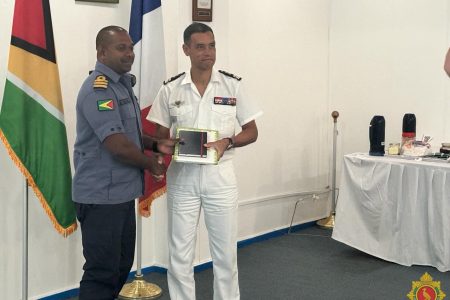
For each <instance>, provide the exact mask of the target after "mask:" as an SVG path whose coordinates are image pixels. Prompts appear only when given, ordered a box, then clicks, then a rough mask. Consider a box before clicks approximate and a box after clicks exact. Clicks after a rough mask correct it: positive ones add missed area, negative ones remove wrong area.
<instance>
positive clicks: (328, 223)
mask: <svg viewBox="0 0 450 300" xmlns="http://www.w3.org/2000/svg"><path fill="white" fill-rule="evenodd" d="M331 117H332V118H333V122H334V127H333V171H332V172H331V176H332V178H331V212H330V215H329V216H328V217H327V218H325V219H322V220H319V221H317V223H316V224H317V225H318V226H319V227H321V228H323V229H333V228H334V214H335V212H336V140H337V135H338V130H337V118H338V117H339V112H337V111H333V112H332V113H331Z"/></svg>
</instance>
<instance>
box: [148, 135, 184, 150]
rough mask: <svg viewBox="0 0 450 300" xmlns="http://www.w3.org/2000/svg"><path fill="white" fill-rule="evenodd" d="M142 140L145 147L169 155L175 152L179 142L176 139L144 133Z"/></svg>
mask: <svg viewBox="0 0 450 300" xmlns="http://www.w3.org/2000/svg"><path fill="white" fill-rule="evenodd" d="M142 140H143V143H144V148H145V149H148V150H151V151H153V152H156V153H158V152H159V153H163V154H169V155H171V154H173V151H174V149H175V145H176V143H177V142H178V140H176V139H169V138H158V137H154V136H150V135H143V136H142Z"/></svg>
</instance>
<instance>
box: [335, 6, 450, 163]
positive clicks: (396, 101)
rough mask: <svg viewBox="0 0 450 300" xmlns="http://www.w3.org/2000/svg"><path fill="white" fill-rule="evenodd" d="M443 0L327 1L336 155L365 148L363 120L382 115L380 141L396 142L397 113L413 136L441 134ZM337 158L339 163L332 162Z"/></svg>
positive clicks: (444, 107) (438, 137)
mask: <svg viewBox="0 0 450 300" xmlns="http://www.w3.org/2000/svg"><path fill="white" fill-rule="evenodd" d="M449 3H450V2H449V1H448V0H435V1H427V0H414V1H411V0H395V1H391V0H384V1H370V0H339V1H332V8H331V12H332V13H331V15H332V18H331V25H330V28H331V35H330V36H331V39H330V98H331V102H332V106H333V109H336V110H338V111H339V112H340V114H341V116H340V117H339V119H338V120H339V124H340V125H339V126H340V136H339V140H338V141H339V147H338V149H339V152H340V155H339V156H338V157H342V155H343V154H347V153H351V152H368V151H369V137H368V131H369V123H370V120H371V119H372V117H373V116H374V115H383V116H384V117H385V120H386V143H387V144H389V143H392V142H400V140H401V133H402V120H403V115H404V114H405V113H414V114H415V115H416V119H417V136H418V138H421V137H422V135H423V134H424V135H431V136H433V141H432V146H433V148H434V150H435V151H439V147H440V146H441V145H440V143H441V142H446V141H449V140H450V137H449V133H450V131H449V129H450V128H449V126H450V124H449V122H448V117H447V116H448V110H449V104H448V103H449V93H448V90H449V79H448V77H447V75H446V74H445V72H444V71H443V65H444V59H445V54H446V52H447V49H448V46H449V41H448V38H449V36H448V32H449V31H448V29H449V24H450V23H449V20H450V19H449ZM341 160H342V159H340V160H339V165H340V162H341Z"/></svg>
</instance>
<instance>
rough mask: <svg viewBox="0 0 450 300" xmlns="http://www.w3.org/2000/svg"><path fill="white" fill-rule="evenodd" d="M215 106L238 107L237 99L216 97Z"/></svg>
mask: <svg viewBox="0 0 450 300" xmlns="http://www.w3.org/2000/svg"><path fill="white" fill-rule="evenodd" d="M214 104H217V105H230V106H236V98H231V97H214Z"/></svg>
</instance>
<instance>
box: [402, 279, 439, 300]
mask: <svg viewBox="0 0 450 300" xmlns="http://www.w3.org/2000/svg"><path fill="white" fill-rule="evenodd" d="M407 296H408V298H409V299H410V300H442V299H444V298H445V296H446V295H445V294H444V292H443V291H442V290H441V282H440V281H433V277H431V276H430V275H429V274H428V273H427V272H425V274H423V275H422V277H420V281H413V282H412V287H411V291H410V292H409V294H408V295H407Z"/></svg>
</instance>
